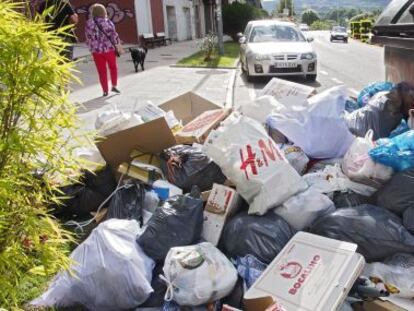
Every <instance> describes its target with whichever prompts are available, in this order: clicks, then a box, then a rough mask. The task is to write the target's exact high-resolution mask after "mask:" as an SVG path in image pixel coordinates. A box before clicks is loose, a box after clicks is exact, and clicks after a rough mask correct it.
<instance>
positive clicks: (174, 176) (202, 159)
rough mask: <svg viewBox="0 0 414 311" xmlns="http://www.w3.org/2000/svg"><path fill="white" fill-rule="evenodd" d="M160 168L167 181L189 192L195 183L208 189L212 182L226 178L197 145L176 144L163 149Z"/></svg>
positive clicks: (203, 189)
mask: <svg viewBox="0 0 414 311" xmlns="http://www.w3.org/2000/svg"><path fill="white" fill-rule="evenodd" d="M160 158H161V168H162V171H163V173H164V175H165V176H166V177H167V179H168V181H169V182H170V183H172V184H174V185H176V186H177V187H179V188H181V189H182V190H183V191H184V193H186V192H190V191H191V188H192V186H194V185H196V186H198V188H199V189H200V190H201V191H207V190H210V189H211V188H212V186H213V184H214V183H218V184H222V183H224V181H225V180H226V177H225V176H224V175H223V172H222V171H221V169H220V167H219V166H218V165H217V164H216V163H214V162H213V161H212V160H211V159H210V158H209V157H208V156H207V155H206V154H205V153H203V152H202V151H201V147H199V146H188V145H177V146H174V147H171V148H169V149H166V150H164V152H163V153H162V154H161V156H160Z"/></svg>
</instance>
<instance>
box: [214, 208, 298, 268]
mask: <svg viewBox="0 0 414 311" xmlns="http://www.w3.org/2000/svg"><path fill="white" fill-rule="evenodd" d="M294 234H295V230H294V229H293V228H291V226H290V225H289V224H288V223H287V222H286V221H285V220H284V219H283V218H282V217H280V216H278V215H276V214H275V213H273V212H272V211H271V212H268V213H267V214H265V215H263V216H258V215H248V214H247V213H245V212H243V213H240V214H237V215H236V216H234V217H233V218H232V219H230V220H229V222H228V223H227V224H226V225H225V227H224V230H223V235H222V237H221V243H222V246H223V248H224V250H225V253H226V254H227V255H228V256H229V257H231V258H236V257H237V256H239V257H244V256H246V255H249V254H250V255H253V256H255V257H256V258H257V259H259V260H260V261H262V262H263V263H266V264H269V263H270V262H271V261H272V260H273V259H274V258H275V257H276V256H277V254H279V252H280V251H281V250H282V249H283V247H284V246H285V245H286V244H287V242H289V240H290V239H291V238H292V237H293V235H294Z"/></svg>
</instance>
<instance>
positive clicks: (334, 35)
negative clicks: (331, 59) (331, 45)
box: [331, 26, 348, 43]
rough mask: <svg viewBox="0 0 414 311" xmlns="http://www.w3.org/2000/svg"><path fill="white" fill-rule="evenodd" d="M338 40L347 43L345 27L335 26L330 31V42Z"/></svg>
mask: <svg viewBox="0 0 414 311" xmlns="http://www.w3.org/2000/svg"><path fill="white" fill-rule="evenodd" d="M335 40H338V41H344V42H345V43H348V32H347V31H346V27H341V26H335V27H333V28H332V30H331V42H333V41H335Z"/></svg>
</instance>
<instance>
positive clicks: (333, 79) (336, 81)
mask: <svg viewBox="0 0 414 311" xmlns="http://www.w3.org/2000/svg"><path fill="white" fill-rule="evenodd" d="M331 80H332V81H333V82H335V83H338V84H344V83H343V82H342V81H341V80H339V79H337V78H332V79H331Z"/></svg>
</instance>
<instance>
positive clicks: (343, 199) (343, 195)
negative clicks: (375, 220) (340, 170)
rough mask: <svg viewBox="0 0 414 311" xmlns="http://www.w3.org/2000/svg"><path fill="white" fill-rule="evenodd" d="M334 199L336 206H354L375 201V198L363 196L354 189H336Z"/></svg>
mask: <svg viewBox="0 0 414 311" xmlns="http://www.w3.org/2000/svg"><path fill="white" fill-rule="evenodd" d="M332 201H333V202H334V204H335V207H336V208H343V207H353V206H358V205H362V204H372V203H375V202H373V201H374V200H373V199H372V198H370V197H366V196H363V195H361V194H358V193H355V192H352V191H349V192H341V191H335V192H334V194H333V198H332Z"/></svg>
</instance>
